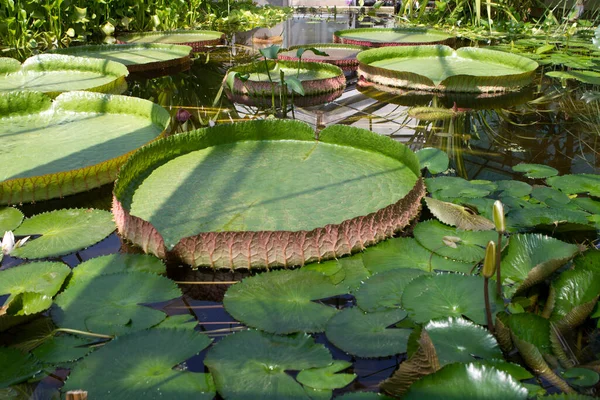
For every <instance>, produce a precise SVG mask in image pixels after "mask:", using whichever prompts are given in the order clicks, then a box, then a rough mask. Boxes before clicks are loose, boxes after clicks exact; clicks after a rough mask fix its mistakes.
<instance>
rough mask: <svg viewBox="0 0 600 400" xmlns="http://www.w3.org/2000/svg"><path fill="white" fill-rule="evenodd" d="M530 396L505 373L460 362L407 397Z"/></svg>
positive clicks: (415, 385)
mask: <svg viewBox="0 0 600 400" xmlns="http://www.w3.org/2000/svg"><path fill="white" fill-rule="evenodd" d="M527 397H528V391H527V389H526V388H525V387H524V386H523V385H521V384H520V383H519V382H517V381H516V380H515V379H514V378H513V377H512V376H510V375H508V374H507V373H505V372H503V371H500V370H498V369H496V368H494V367H490V366H486V365H479V364H478V363H469V364H460V363H457V364H450V365H447V366H445V367H444V368H442V369H441V370H439V371H438V372H436V373H434V374H431V375H427V376H425V377H424V378H422V379H420V380H418V381H417V382H415V383H413V384H412V385H411V387H410V389H408V392H407V393H406V395H405V396H404V397H403V398H404V399H409V400H412V399H425V398H426V399H431V400H433V399H440V400H441V399H448V398H472V399H475V398H476V399H495V400H509V399H515V400H516V399H520V400H526V399H527Z"/></svg>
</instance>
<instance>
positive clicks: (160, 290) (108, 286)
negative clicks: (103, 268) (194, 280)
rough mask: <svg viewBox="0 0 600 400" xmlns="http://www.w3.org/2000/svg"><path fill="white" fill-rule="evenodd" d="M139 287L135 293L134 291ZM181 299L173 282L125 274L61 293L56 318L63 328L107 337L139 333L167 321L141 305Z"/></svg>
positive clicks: (73, 287) (71, 288) (83, 282)
mask: <svg viewBox="0 0 600 400" xmlns="http://www.w3.org/2000/svg"><path fill="white" fill-rule="evenodd" d="M132 288H135V290H132ZM179 296H181V291H180V290H179V288H178V287H177V285H176V284H175V282H173V281H172V280H170V279H167V278H165V277H162V276H159V275H153V274H147V273H142V272H124V273H115V274H111V275H103V276H99V277H97V278H95V279H93V280H91V281H89V282H88V281H85V280H83V281H80V282H79V283H75V284H73V285H69V287H68V288H67V289H66V290H65V291H64V292H62V293H61V294H59V295H58V296H57V297H56V299H55V305H54V306H53V308H52V319H53V320H54V323H56V325H58V326H59V327H64V328H72V329H79V330H82V331H90V332H94V333H102V334H105V335H121V334H124V333H129V332H133V331H139V330H142V329H146V328H149V327H151V326H154V325H156V324H158V323H159V322H160V321H162V320H163V319H165V317H166V315H165V314H164V313H163V312H162V311H158V310H154V309H152V308H150V307H147V306H142V305H140V304H146V303H155V302H161V301H167V300H171V299H174V298H176V297H179Z"/></svg>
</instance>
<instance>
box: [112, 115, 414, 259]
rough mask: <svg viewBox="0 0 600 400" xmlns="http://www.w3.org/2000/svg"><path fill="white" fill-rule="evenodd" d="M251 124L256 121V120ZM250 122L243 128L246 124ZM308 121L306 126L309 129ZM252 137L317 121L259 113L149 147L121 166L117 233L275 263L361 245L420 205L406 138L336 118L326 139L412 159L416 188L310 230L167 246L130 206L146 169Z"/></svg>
mask: <svg viewBox="0 0 600 400" xmlns="http://www.w3.org/2000/svg"><path fill="white" fill-rule="evenodd" d="M248 124H254V125H255V126H254V127H252V126H251V125H248ZM242 126H245V128H241V129H240V127H242ZM307 128H308V129H307ZM249 140H250V141H251V140H301V141H312V140H315V138H314V137H313V136H312V129H311V128H310V127H308V125H306V124H305V123H302V122H299V121H291V120H255V121H248V122H242V123H233V124H227V125H217V126H216V127H213V128H204V129H199V130H196V131H194V132H190V133H188V134H186V135H177V136H171V137H169V138H166V139H162V140H159V141H156V142H155V143H152V144H150V145H148V146H145V147H143V148H142V149H141V150H140V151H138V152H137V153H135V154H134V155H133V156H132V157H131V158H130V159H129V160H128V162H127V163H126V164H125V165H124V166H123V167H122V168H121V170H120V171H119V177H118V180H117V181H116V184H115V188H114V191H113V207H112V211H113V214H114V217H115V222H116V224H117V229H118V231H119V233H120V234H121V235H122V236H124V237H125V238H127V239H129V240H130V241H132V242H133V243H135V244H137V245H139V246H140V247H141V248H142V249H143V250H144V251H145V252H147V253H152V254H154V255H156V256H157V257H159V258H163V259H164V258H170V257H173V258H174V259H178V260H180V261H182V262H184V263H186V264H189V265H192V266H194V267H197V266H210V267H212V268H230V269H236V268H248V269H251V268H271V267H278V266H283V267H288V266H294V265H300V266H302V265H305V264H307V263H310V262H313V261H324V260H327V259H332V258H339V257H341V256H343V255H347V254H351V253H355V252H357V251H360V250H363V249H364V248H365V247H366V246H369V245H373V244H375V243H378V242H380V241H382V240H385V239H387V238H389V237H392V236H393V235H394V234H396V233H398V232H401V231H402V230H403V229H405V228H406V227H408V226H409V224H410V223H411V221H412V220H413V219H414V218H415V217H416V216H417V215H418V213H419V211H420V209H421V199H422V197H423V196H424V195H425V185H424V183H423V179H422V177H421V172H420V167H419V161H418V159H417V157H416V155H415V154H414V153H413V152H412V151H411V150H409V149H408V148H407V147H406V146H405V145H403V144H401V143H399V142H396V141H393V140H390V139H389V138H386V137H382V136H380V135H377V134H375V133H372V132H369V131H366V130H364V129H359V128H354V127H348V126H342V125H332V126H330V127H327V128H326V129H324V130H323V131H321V132H320V135H319V138H318V141H320V142H322V143H328V144H335V145H340V146H348V147H353V148H358V149H362V150H367V151H371V152H375V153H380V154H383V155H385V156H387V157H390V158H393V159H395V160H398V161H400V162H402V163H403V164H404V165H406V166H407V167H408V168H409V169H410V170H411V171H412V173H414V175H415V176H416V177H417V180H416V183H415V184H414V186H413V187H412V189H410V191H409V192H408V193H407V194H406V195H405V196H404V197H402V198H401V199H398V200H397V201H396V202H395V203H392V204H389V205H388V206H386V207H383V208H381V209H379V210H377V211H375V212H371V213H369V214H367V215H360V216H355V217H352V218H349V219H346V220H344V221H342V222H340V223H333V224H328V225H325V226H322V227H317V228H314V229H312V230H298V231H286V230H276V231H216V232H197V233H195V234H192V235H190V236H187V237H183V238H181V239H180V240H179V241H178V242H177V243H174V244H171V245H170V246H169V247H167V245H166V244H165V241H164V239H163V237H162V236H161V234H160V233H159V232H158V230H157V228H156V227H155V226H154V225H153V224H152V223H151V222H150V221H147V220H144V219H142V218H140V217H137V216H135V215H131V214H130V210H131V206H132V203H133V196H134V193H135V191H136V190H137V189H138V188H139V186H140V185H141V183H142V181H143V179H144V177H147V176H148V175H149V174H150V173H151V171H153V170H155V169H156V168H158V167H159V166H161V165H164V164H165V163H167V162H169V161H171V160H173V159H175V158H177V157H179V156H182V155H185V154H188V153H191V152H193V151H197V150H201V149H205V148H209V147H213V146H215V145H219V144H227V143H236V142H238V141H249Z"/></svg>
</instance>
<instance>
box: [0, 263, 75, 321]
mask: <svg viewBox="0 0 600 400" xmlns="http://www.w3.org/2000/svg"><path fill="white" fill-rule="evenodd" d="M70 273H71V268H69V267H68V266H67V265H65V264H63V263H59V262H48V261H45V262H32V263H27V264H22V265H17V266H16V267H12V268H9V269H6V270H4V271H0V295H2V294H10V296H9V297H8V298H7V299H6V301H5V302H4V306H10V308H11V309H10V310H9V312H11V313H12V314H14V315H30V314H34V313H38V312H41V311H44V310H45V309H47V308H48V307H50V306H51V305H52V296H54V295H55V294H56V293H57V292H58V291H59V290H60V288H61V286H62V284H63V282H64V280H65V278H66V277H67V276H68V275H69V274H70ZM15 300H17V301H18V303H19V306H18V307H15V305H12V306H11V303H12V302H13V301H15ZM15 308H16V310H15Z"/></svg>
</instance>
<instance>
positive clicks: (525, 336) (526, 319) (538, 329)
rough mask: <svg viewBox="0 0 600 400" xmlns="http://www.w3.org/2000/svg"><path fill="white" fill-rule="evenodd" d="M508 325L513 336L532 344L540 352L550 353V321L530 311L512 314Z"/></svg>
mask: <svg viewBox="0 0 600 400" xmlns="http://www.w3.org/2000/svg"><path fill="white" fill-rule="evenodd" d="M508 326H509V328H510V330H511V333H512V334H513V336H515V337H516V338H518V339H519V340H522V341H524V342H527V343H529V344H531V345H533V346H534V347H535V348H537V349H538V350H539V351H540V352H542V353H545V354H546V353H548V354H549V353H551V352H552V349H551V346H552V345H551V343H550V329H551V328H550V322H549V321H548V320H547V319H546V318H542V317H540V316H539V315H536V314H531V313H521V314H512V315H511V316H510V317H509V319H508Z"/></svg>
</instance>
